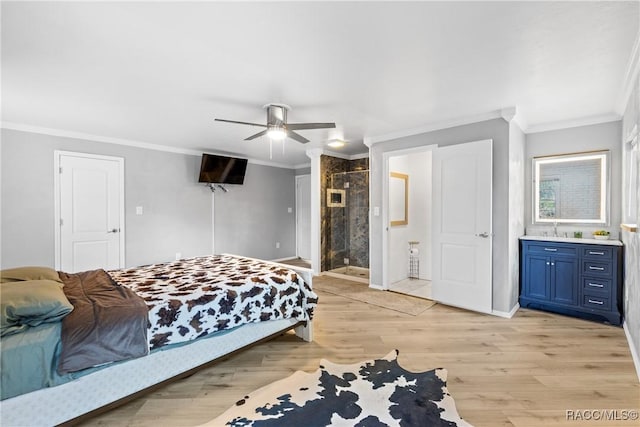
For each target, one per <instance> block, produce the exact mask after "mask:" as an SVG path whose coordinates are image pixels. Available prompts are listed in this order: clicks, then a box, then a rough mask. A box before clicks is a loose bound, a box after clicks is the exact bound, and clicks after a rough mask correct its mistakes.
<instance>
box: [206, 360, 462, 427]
mask: <svg viewBox="0 0 640 427" xmlns="http://www.w3.org/2000/svg"><path fill="white" fill-rule="evenodd" d="M446 378H447V371H446V370H445V369H433V370H431V371H427V372H420V373H413V372H409V371H406V370H404V369H403V368H402V367H400V365H398V351H397V350H395V351H392V352H391V353H389V354H388V355H387V356H385V357H384V358H382V359H376V360H368V361H364V362H360V363H356V364H353V365H337V364H333V363H331V362H328V361H326V360H324V359H323V360H321V365H320V369H318V370H317V371H316V372H313V373H306V372H302V371H297V372H296V373H294V374H293V375H291V376H290V377H288V378H285V379H283V380H280V381H276V382H274V383H272V384H270V385H268V386H265V387H263V388H260V389H258V390H256V391H254V392H253V393H251V394H249V396H245V397H244V398H243V399H241V400H239V401H238V402H237V403H236V404H235V406H233V407H232V408H230V409H228V410H227V411H226V412H224V413H223V414H222V415H220V416H219V417H217V418H215V419H214V420H212V421H211V422H209V423H207V424H205V425H206V426H243V427H244V426H254V427H272V426H273V427H282V426H304V427H316V426H317V427H320V426H359V427H373V426H376V427H378V426H420V427H424V426H470V424H469V423H467V422H466V421H464V420H462V419H461V418H460V416H459V415H458V412H457V410H456V406H455V403H454V401H453V398H452V397H451V395H450V394H449V392H448V391H447V384H446Z"/></svg>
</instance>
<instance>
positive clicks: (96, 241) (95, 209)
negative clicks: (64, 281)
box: [56, 152, 124, 272]
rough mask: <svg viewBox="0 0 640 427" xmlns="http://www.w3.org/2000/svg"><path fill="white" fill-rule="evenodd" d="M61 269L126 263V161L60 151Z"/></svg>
mask: <svg viewBox="0 0 640 427" xmlns="http://www.w3.org/2000/svg"><path fill="white" fill-rule="evenodd" d="M56 164H57V165H56V166H57V171H58V180H57V182H58V185H57V195H56V198H57V200H56V201H57V209H56V214H57V215H56V216H57V224H58V230H56V231H57V232H56V237H57V239H56V240H57V242H56V267H57V268H58V269H60V270H62V271H66V272H78V271H86V270H92V269H96V268H104V269H115V268H122V267H124V159H122V158H118V157H107V156H94V155H89V154H82V153H68V152H56Z"/></svg>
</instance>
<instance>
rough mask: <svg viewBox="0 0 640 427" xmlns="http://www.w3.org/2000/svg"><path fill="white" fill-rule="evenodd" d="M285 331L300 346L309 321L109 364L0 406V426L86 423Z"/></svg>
mask: <svg viewBox="0 0 640 427" xmlns="http://www.w3.org/2000/svg"><path fill="white" fill-rule="evenodd" d="M260 261H262V260H260ZM263 262H264V261H263ZM272 264H276V265H279V266H281V267H286V268H289V269H291V270H294V271H296V272H297V273H298V274H299V275H300V276H301V277H302V278H303V279H304V281H305V282H306V283H307V284H308V285H309V286H313V285H312V280H313V274H312V271H311V270H310V269H307V268H302V267H296V266H291V265H284V264H278V263H272ZM290 329H293V330H294V331H295V334H296V335H297V336H299V337H300V338H302V339H303V340H305V341H312V340H313V325H312V322H311V321H309V322H299V321H298V320H295V319H283V320H271V321H267V322H259V323H250V324H246V325H243V326H241V327H238V328H235V329H233V330H231V331H229V332H227V333H225V334H222V335H219V336H215V337H210V338H205V339H200V340H197V341H194V342H192V343H189V344H186V345H183V346H178V347H174V348H170V349H167V350H164V351H156V352H153V353H151V354H149V355H147V356H144V357H140V358H137V359H132V360H129V361H126V362H122V363H116V364H113V365H111V366H108V367H106V368H104V369H101V370H98V371H96V372H93V373H91V374H88V375H85V376H83V377H80V378H78V379H76V380H73V381H71V382H68V383H65V384H62V385H59V386H56V387H49V388H44V389H41V390H36V391H33V392H30V393H26V394H22V395H20V396H16V397H12V398H9V399H5V400H3V401H0V425H2V426H3V427H13V426H36V425H38V426H39V425H58V424H66V423H68V424H73V423H75V422H78V421H79V420H80V419H81V418H88V417H90V416H92V415H95V414H97V413H100V412H104V411H107V410H109V409H112V408H114V407H115V406H118V405H121V404H123V403H126V402H128V401H130V400H131V399H133V398H134V397H137V396H138V395H140V394H143V393H148V392H149V391H151V390H153V389H155V388H158V387H159V386H161V385H164V384H165V383H167V382H169V381H173V380H175V379H177V378H181V377H185V376H188V375H191V374H192V373H193V372H195V371H196V370H198V369H201V368H202V367H203V366H204V365H209V364H211V363H212V362H215V361H216V360H219V359H222V358H224V357H228V356H229V355H231V354H232V353H235V352H237V351H239V350H242V349H245V348H247V347H250V346H251V345H253V344H256V343H258V342H261V341H265V340H268V339H270V338H272V337H275V336H278V335H280V334H282V333H284V332H286V331H288V330H290Z"/></svg>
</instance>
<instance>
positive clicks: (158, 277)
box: [109, 255, 318, 350]
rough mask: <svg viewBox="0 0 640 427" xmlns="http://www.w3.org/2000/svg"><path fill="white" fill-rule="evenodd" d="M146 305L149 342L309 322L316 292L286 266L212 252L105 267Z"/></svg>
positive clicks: (173, 341)
mask: <svg viewBox="0 0 640 427" xmlns="http://www.w3.org/2000/svg"><path fill="white" fill-rule="evenodd" d="M109 275H110V276H111V277H112V278H113V279H114V280H115V281H116V282H117V283H118V284H120V285H123V286H126V287H128V288H129V289H131V290H133V291H134V292H135V293H137V294H138V295H140V296H141V297H142V298H143V299H144V300H145V302H146V303H147V306H148V307H149V333H148V338H149V346H150V348H151V349H152V350H153V349H156V348H159V347H162V346H165V345H168V344H177V343H181V342H185V341H189V340H193V339H196V338H199V337H202V336H205V335H208V334H211V333H213V332H217V331H221V330H224V329H231V328H233V327H236V326H239V325H243V324H245V323H251V322H260V321H265V320H276V319H287V318H295V319H297V320H301V321H305V320H310V319H311V317H312V316H313V309H314V307H315V306H316V303H317V301H318V296H317V295H316V294H315V293H314V292H313V291H312V290H311V288H310V287H309V286H308V285H307V284H306V283H305V282H304V280H303V279H302V278H301V277H300V276H298V274H297V273H296V272H295V271H293V270H290V269H287V268H282V267H281V266H278V265H274V264H270V263H268V262H261V261H258V260H253V259H249V258H242V257H237V256H232V255H212V256H207V257H197V258H189V259H183V260H179V261H175V262H169V263H163V264H152V265H146V266H142V267H135V268H130V269H125V270H115V271H109Z"/></svg>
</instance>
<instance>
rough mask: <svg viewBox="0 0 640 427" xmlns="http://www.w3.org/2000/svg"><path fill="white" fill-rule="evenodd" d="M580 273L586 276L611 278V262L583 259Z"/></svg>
mask: <svg viewBox="0 0 640 427" xmlns="http://www.w3.org/2000/svg"><path fill="white" fill-rule="evenodd" d="M582 273H584V274H588V275H597V276H606V277H611V262H609V261H604V260H603V261H602V262H599V261H592V260H590V259H585V260H584V261H583V262H582Z"/></svg>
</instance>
